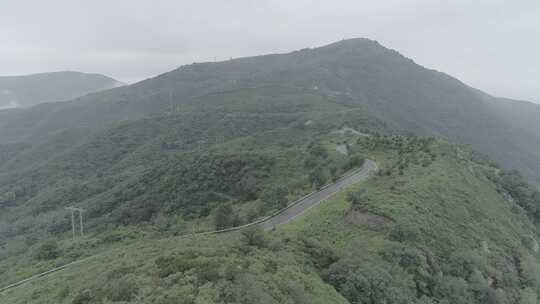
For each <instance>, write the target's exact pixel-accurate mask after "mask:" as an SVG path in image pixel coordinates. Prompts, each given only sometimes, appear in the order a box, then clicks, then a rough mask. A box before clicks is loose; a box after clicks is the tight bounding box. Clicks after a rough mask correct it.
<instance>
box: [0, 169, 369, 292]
mask: <svg viewBox="0 0 540 304" xmlns="http://www.w3.org/2000/svg"><path fill="white" fill-rule="evenodd" d="M377 169H378V167H377V164H376V163H375V162H374V161H372V160H369V159H366V161H365V162H364V165H363V166H362V168H361V169H359V170H357V171H354V172H352V173H350V174H348V175H345V176H343V177H342V178H340V179H338V180H337V181H336V182H334V183H332V184H329V185H326V186H324V187H323V188H321V189H320V190H319V191H317V192H313V193H311V194H308V195H307V196H304V197H303V198H300V199H299V200H297V201H296V202H294V203H292V204H291V205H289V206H288V207H287V208H285V209H282V210H281V211H279V212H277V213H275V214H274V215H272V216H269V217H267V218H265V219H262V220H258V221H255V222H253V223H250V224H247V225H244V226H240V227H234V228H229V229H224V230H218V231H207V232H201V233H195V235H209V234H217V233H226V232H231V231H237V230H242V229H245V228H247V227H250V226H256V225H258V226H260V227H262V228H263V229H264V230H272V229H275V228H276V227H278V226H280V225H283V224H286V223H288V222H290V221H292V220H294V219H295V218H296V217H298V216H300V215H302V214H304V213H306V212H307V211H308V210H309V209H311V208H313V207H315V206H317V205H318V204H320V203H321V202H323V201H324V200H326V199H328V198H329V197H331V196H332V195H334V194H336V193H338V192H340V191H341V190H343V189H344V188H346V187H349V186H351V185H353V184H355V183H358V182H360V181H363V180H365V179H367V178H368V177H369V176H370V173H371V172H374V171H376V170H377ZM193 235H194V234H189V235H186V236H193ZM95 257H96V256H91V257H88V258H84V259H82V260H78V261H74V262H71V263H68V264H66V265H63V266H60V267H57V268H53V269H51V270H49V271H46V272H43V273H39V274H36V275H33V276H32V277H29V278H27V279H24V280H22V281H19V282H16V283H13V284H10V285H8V286H4V287H0V294H1V293H3V292H5V291H7V290H10V289H13V288H16V287H18V286H21V285H23V284H25V283H28V282H31V281H34V280H37V279H39V278H43V277H46V276H49V275H51V274H53V273H55V272H58V271H61V270H63V269H66V268H68V267H69V266H73V265H75V264H81V263H83V262H85V261H88V260H90V259H92V258H95Z"/></svg>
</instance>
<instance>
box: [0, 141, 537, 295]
mask: <svg viewBox="0 0 540 304" xmlns="http://www.w3.org/2000/svg"><path fill="white" fill-rule="evenodd" d="M343 142H346V143H347V144H348V145H349V154H348V156H345V155H343V154H341V153H339V152H337V151H336V150H335V149H332V147H334V148H335V147H336V146H337V145H340V144H343ZM321 147H323V148H322V149H321ZM303 151H304V152H303V153H304V155H306V159H309V158H311V157H314V158H315V159H316V161H317V163H318V164H320V165H319V166H318V167H319V168H323V170H324V171H325V174H330V168H331V167H332V166H333V165H335V166H337V167H338V168H342V169H339V170H346V169H345V168H347V164H348V163H349V162H350V161H354V158H356V156H360V155H361V156H362V159H363V157H367V158H370V159H374V160H376V161H377V162H378V163H379V164H380V166H381V170H380V171H379V174H377V175H376V176H373V177H372V178H371V179H370V180H368V181H366V182H363V183H361V184H358V185H355V186H353V187H351V188H350V189H347V190H346V191H343V192H340V193H339V194H337V195H336V196H334V197H332V198H331V199H329V200H328V201H327V202H325V203H323V204H321V205H320V206H318V207H316V208H313V209H311V210H310V211H308V213H307V214H305V215H304V216H302V217H300V218H298V219H296V220H295V221H293V222H291V223H289V224H287V225H285V226H283V227H280V228H278V229H277V230H276V231H270V232H265V231H262V230H260V229H258V228H256V227H252V228H250V229H246V230H243V231H239V232H234V233H228V234H219V235H213V236H204V237H193V236H184V237H180V236H174V234H182V233H183V232H186V231H187V232H188V231H189V229H190V228H192V227H193V224H194V223H195V222H193V221H190V220H189V219H182V220H180V221H179V222H176V223H175V224H173V225H170V226H159V225H157V223H151V224H149V225H148V226H146V228H143V227H140V228H135V229H134V230H129V229H128V230H126V229H127V228H122V227H118V228H115V229H112V230H111V231H109V232H107V233H105V232H103V233H102V234H98V235H96V236H95V238H94V242H95V243H96V244H95V245H93V246H97V247H99V248H100V249H99V252H100V253H101V254H100V255H99V256H97V257H96V258H95V259H92V260H89V261H88V262H86V263H84V264H81V265H77V266H74V267H72V268H69V269H67V270H65V271H62V272H59V273H57V274H55V275H54V276H51V277H50V278H48V279H47V280H46V281H45V280H42V281H36V282H34V283H30V284H28V285H27V286H26V287H25V288H24V289H15V290H12V291H9V292H7V293H6V294H4V295H3V299H5V300H6V301H9V302H10V303H50V301H55V302H56V303H79V304H80V303H111V302H113V303H114V302H118V303H121V302H132V303H136V302H152V303H418V304H420V303H422V304H425V303H471V304H474V303H523V304H524V303H536V299H537V295H538V293H539V292H540V284H539V282H540V271H539V270H540V263H539V259H538V244H537V243H536V238H537V232H536V228H535V225H534V221H535V213H534V212H531V209H530V208H525V207H523V206H522V205H523V203H522V202H521V201H520V199H524V198H518V196H516V192H515V191H516V190H515V188H513V187H511V186H509V185H507V184H505V183H503V182H502V181H501V180H504V178H505V177H507V174H509V173H505V172H504V171H501V170H500V169H499V168H498V166H496V165H495V164H493V163H491V162H485V161H481V160H480V159H479V156H478V155H477V154H475V153H473V152H471V151H470V150H468V149H467V148H466V147H462V146H456V145H453V144H449V143H448V142H446V141H444V140H440V139H431V138H429V139H424V138H416V137H408V136H384V135H376V136H372V137H357V136H352V135H345V136H327V137H321V138H320V140H319V141H318V143H315V144H314V143H313V142H312V141H310V142H306V143H305V148H304V150H303ZM321 151H325V152H321ZM333 158H336V159H338V160H339V161H338V162H335V161H330V160H332V159H333ZM355 162H356V161H355ZM338 164H339V166H338ZM312 167H313V166H309V168H312ZM297 168H306V166H304V163H303V162H300V166H299V167H297ZM303 172H304V176H306V178H305V180H304V186H303V187H302V188H303V189H305V191H309V189H315V188H316V185H314V184H312V183H310V181H309V178H307V176H309V172H310V171H309V170H306V171H303ZM342 172H343V171H342ZM512 180H514V179H512ZM518 185H520V187H524V188H523V189H522V192H523V191H524V193H528V194H527V195H525V196H524V197H526V198H529V200H528V202H529V203H532V204H535V203H534V201H533V198H531V197H534V194H532V193H533V192H534V191H533V190H532V188H530V187H528V186H526V184H522V183H518ZM285 189H287V191H285ZM288 189H289V188H285V187H282V186H279V184H277V183H276V184H272V186H271V187H268V188H265V189H264V190H262V191H261V192H260V195H258V196H257V198H256V199H254V200H252V201H246V202H244V203H242V202H235V203H228V204H220V205H219V206H218V207H217V208H216V209H213V210H211V212H210V213H209V215H208V216H207V218H206V219H205V220H202V221H199V223H202V222H206V223H207V224H206V225H207V226H206V227H208V228H209V229H212V228H213V227H215V226H216V225H218V224H219V221H218V219H219V218H220V216H218V215H219V214H220V211H219V210H220V209H223V210H222V211H224V212H223V214H222V215H225V214H227V215H228V214H233V215H235V214H236V215H238V217H240V218H242V217H243V216H244V214H248V211H249V210H252V209H251V208H252V207H253V204H261V206H264V208H263V209H264V210H270V209H271V208H278V207H280V206H282V205H283V204H285V198H288V200H287V201H291V200H292V198H293V197H294V196H295V192H294V191H292V190H288ZM512 189H513V190H512ZM526 189H528V190H527V191H525V190H526ZM511 191H514V192H511ZM512 193H514V194H512ZM518 193H521V192H518ZM297 194H299V193H297ZM514 196H516V198H514ZM536 204H538V201H536ZM229 208H230V209H229ZM255 210H259V208H256V209H255ZM212 214H213V216H212ZM263 214H264V213H263ZM236 215H235V216H233V217H232V218H233V219H234V218H235V217H236ZM199 220H200V219H199ZM225 222H226V223H227V225H233V224H234V223H230V222H228V221H225ZM176 225H178V226H176ZM182 225H183V227H185V229H184V230H183V229H182V228H179V227H180V226H182ZM201 225H202V224H201ZM126 227H130V226H126ZM68 244H71V242H68V241H63V242H60V243H59V244H58V247H57V246H54V245H52V244H49V245H47V246H44V247H43V246H42V247H39V248H38V249H37V250H38V252H42V253H44V255H43V256H46V257H48V258H50V259H51V260H50V261H51V262H53V263H54V262H55V261H56V262H58V261H60V260H61V259H62V258H61V257H54V256H55V255H56V254H57V253H60V254H61V255H63V256H65V255H69V254H70V252H71V250H73V249H72V248H70V247H69V246H68ZM100 246H101V247H100ZM32 259H38V257H37V256H33V257H32ZM0 299H2V298H0Z"/></svg>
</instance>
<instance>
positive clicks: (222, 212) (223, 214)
mask: <svg viewBox="0 0 540 304" xmlns="http://www.w3.org/2000/svg"><path fill="white" fill-rule="evenodd" d="M233 221H234V214H233V208H232V205H231V204H230V203H226V204H221V205H219V206H218V207H217V208H216V213H215V215H214V223H215V224H216V228H217V229H225V228H229V227H231V226H232V224H233Z"/></svg>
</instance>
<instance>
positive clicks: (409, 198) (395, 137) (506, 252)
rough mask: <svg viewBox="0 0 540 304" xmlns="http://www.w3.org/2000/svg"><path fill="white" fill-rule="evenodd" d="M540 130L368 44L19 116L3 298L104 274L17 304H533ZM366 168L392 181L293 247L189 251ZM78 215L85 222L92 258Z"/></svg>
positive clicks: (1, 180) (6, 213)
mask: <svg viewBox="0 0 540 304" xmlns="http://www.w3.org/2000/svg"><path fill="white" fill-rule="evenodd" d="M539 121H540V110H539V107H538V106H537V105H533V104H530V103H526V102H517V101H511V100H506V99H500V98H494V97H491V96H489V95H487V94H485V93H482V92H479V91H478V90H475V89H472V88H470V87H468V86H466V85H465V84H463V83H461V82H460V81H458V80H456V79H454V78H452V77H450V76H448V75H446V74H443V73H440V72H436V71H433V70H428V69H425V68H423V67H421V66H419V65H417V64H415V63H414V62H413V61H412V60H410V59H407V58H405V57H403V56H402V55H400V54H399V53H397V52H395V51H392V50H389V49H386V48H384V47H382V46H381V45H379V44H378V43H376V42H374V41H371V40H367V39H353V40H345V41H341V42H338V43H335V44H331V45H328V46H324V47H321V48H316V49H304V50H300V51H296V52H292V53H289V54H280V55H267V56H259V57H252V58H241V59H235V60H229V61H224V62H217V63H195V64H192V65H187V66H183V67H180V68H179V69H177V70H174V71H171V72H169V73H166V74H163V75H160V76H158V77H156V78H152V79H148V80H145V81H142V82H140V83H137V84H134V85H130V86H125V87H120V88H116V89H111V90H108V91H104V92H99V93H93V94H89V95H86V96H83V97H79V98H76V99H74V100H71V101H67V102H54V103H44V104H40V105H37V106H34V107H30V108H25V109H11V110H3V111H0V281H1V282H3V283H4V282H5V284H7V283H11V282H15V281H17V280H19V279H23V278H25V277H28V276H30V275H32V274H35V273H38V272H40V271H46V270H48V269H50V268H52V267H54V266H58V265H64V264H65V263H68V262H71V261H75V260H80V259H82V258H85V257H93V258H92V259H90V260H88V262H87V263H81V264H80V265H79V266H77V267H78V268H77V267H74V268H70V269H69V270H66V271H63V272H61V273H58V275H55V277H54V279H51V280H49V279H47V280H45V281H42V282H40V283H34V284H33V285H31V286H30V287H31V288H30V289H22V290H23V291H21V289H15V290H13V291H10V292H8V293H6V294H4V295H1V296H3V297H5V299H6V301H8V302H9V303H51V302H58V303H107V302H108V301H113V302H122V301H124V302H137V301H138V302H143V303H145V302H150V303H163V304H165V303H535V299H536V298H537V295H538V293H539V292H540V283H539V282H540V271H539V269H540V264H539V259H538V258H539V256H538V244H537V241H536V240H537V238H538V233H537V226H536V224H537V222H538V220H539V219H540V193H539V192H538V191H537V190H536V188H535V187H534V186H530V185H529V184H528V182H527V181H533V182H538V181H539V180H540V176H539V175H538V172H540V170H538V168H539V166H540V131H539V130H540V128H537V127H539V125H538V123H539ZM467 144H468V145H471V146H472V148H471V147H469V146H468V145H467ZM475 149H477V150H479V151H481V152H483V154H481V153H476V152H474V150H475ZM484 154H487V155H488V156H487V157H486V156H483V155H484ZM365 158H369V159H372V160H375V161H376V162H377V164H378V165H379V168H380V170H379V171H378V173H377V175H376V176H373V177H372V178H371V179H369V180H368V181H367V182H365V183H362V184H359V185H355V187H354V188H352V189H343V191H342V192H340V193H339V195H337V196H336V197H335V198H333V199H331V200H330V201H328V202H327V203H324V204H323V205H321V206H319V207H317V208H314V209H313V210H311V211H310V212H309V214H308V215H307V216H305V217H300V218H298V219H297V220H295V221H293V222H291V223H289V224H287V225H285V226H283V227H280V228H278V229H277V230H276V231H271V232H263V231H260V230H257V229H249V230H245V231H241V232H237V233H231V234H223V235H216V236H209V237H186V235H190V234H194V233H196V232H201V231H209V230H214V229H222V228H228V227H234V226H239V225H243V224H246V223H249V222H252V221H254V220H256V219H259V218H262V217H265V216H268V215H270V214H273V212H275V211H276V210H279V209H281V208H283V207H285V206H287V205H288V204H289V203H290V202H292V201H294V200H295V199H297V198H299V197H302V196H304V195H305V194H307V193H310V192H312V191H316V190H317V189H319V188H321V187H322V186H324V185H325V184H327V183H331V182H332V181H335V180H336V179H338V178H339V177H340V176H342V175H343V174H346V173H347V172H350V171H351V170H354V169H358V168H359V167H360V166H362V164H363V162H364V160H365ZM491 159H494V161H492V160H491ZM497 163H500V165H498V164H497ZM511 169H520V170H522V171H523V172H524V174H525V175H524V176H525V177H523V176H522V175H521V174H520V173H518V172H517V171H511ZM68 206H77V207H81V208H84V209H85V210H86V211H85V213H84V222H85V229H86V232H87V235H86V236H85V237H81V238H79V239H77V240H75V241H72V240H70V237H71V228H72V227H71V222H70V214H69V211H67V210H66V209H65V208H66V207H68ZM159 239H163V240H159ZM104 274H105V277H104V276H103V275H104ZM5 284H0V287H1V286H3V285H5ZM48 284H51V285H48ZM51 286H54V287H51ZM2 300H3V299H2V298H1V297H0V301H2ZM531 301H532V302H531Z"/></svg>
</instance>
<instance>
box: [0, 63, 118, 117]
mask: <svg viewBox="0 0 540 304" xmlns="http://www.w3.org/2000/svg"><path fill="white" fill-rule="evenodd" d="M122 85H124V84H123V83H121V82H119V81H117V80H114V79H112V78H110V77H107V76H103V75H99V74H86V73H79V72H54V73H42V74H32V75H24V76H0V110H2V109H9V108H17V107H30V106H34V105H37V104H40V103H45V102H54V101H66V100H71V99H74V98H77V97H80V96H83V95H86V94H88V93H93V92H97V91H103V90H107V89H111V88H115V87H118V86H122Z"/></svg>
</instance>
